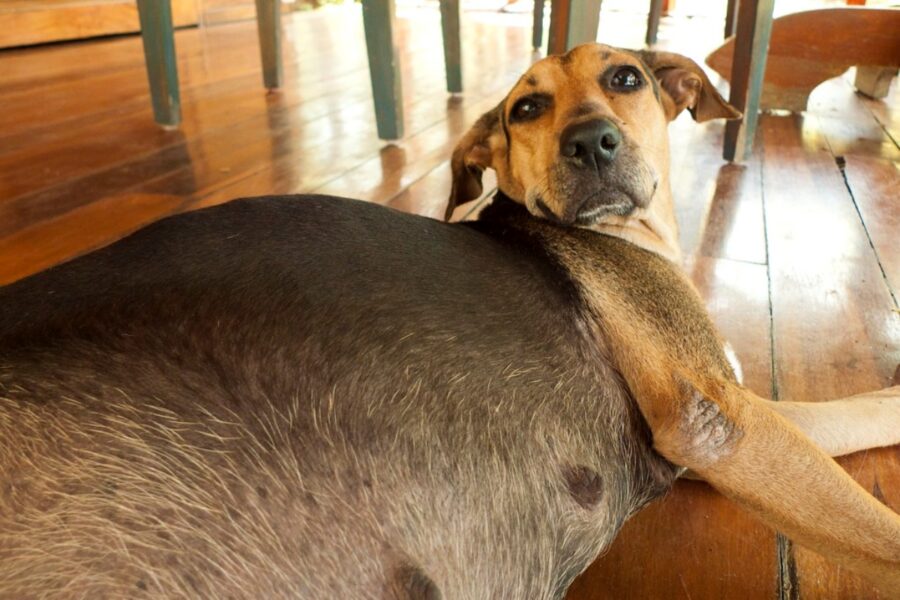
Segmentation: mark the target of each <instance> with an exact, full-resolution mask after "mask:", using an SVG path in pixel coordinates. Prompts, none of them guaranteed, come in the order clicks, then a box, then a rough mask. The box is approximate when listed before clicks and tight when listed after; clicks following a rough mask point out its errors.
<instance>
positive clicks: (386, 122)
mask: <svg viewBox="0 0 900 600" xmlns="http://www.w3.org/2000/svg"><path fill="white" fill-rule="evenodd" d="M362 7H363V26H364V28H365V30H366V49H367V51H368V53H369V76H370V77H371V79H372V96H373V97H374V99H375V122H376V125H377V126H378V137H380V138H381V139H383V140H396V139H400V138H401V137H403V93H402V91H401V83H400V64H399V62H398V57H397V48H396V47H394V0H363V3H362Z"/></svg>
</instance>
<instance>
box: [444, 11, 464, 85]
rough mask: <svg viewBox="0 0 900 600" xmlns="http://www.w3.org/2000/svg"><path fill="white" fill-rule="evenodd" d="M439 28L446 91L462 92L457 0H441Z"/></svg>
mask: <svg viewBox="0 0 900 600" xmlns="http://www.w3.org/2000/svg"><path fill="white" fill-rule="evenodd" d="M441 30H442V33H443V37H444V67H445V68H446V69H447V91H448V92H450V93H451V94H458V93H460V92H462V48H461V47H460V41H459V0H441Z"/></svg>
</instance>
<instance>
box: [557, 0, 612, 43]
mask: <svg viewBox="0 0 900 600" xmlns="http://www.w3.org/2000/svg"><path fill="white" fill-rule="evenodd" d="M601 3H602V0H553V2H552V3H551V7H550V36H549V37H550V39H549V41H548V42H547V54H563V53H565V52H568V51H569V50H571V49H572V48H574V47H575V46H577V45H579V44H584V43H587V42H595V41H597V27H598V26H599V24H600V4H601Z"/></svg>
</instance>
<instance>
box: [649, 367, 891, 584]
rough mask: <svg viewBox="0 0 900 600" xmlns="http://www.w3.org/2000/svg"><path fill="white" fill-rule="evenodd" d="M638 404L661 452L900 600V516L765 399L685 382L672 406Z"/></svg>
mask: <svg viewBox="0 0 900 600" xmlns="http://www.w3.org/2000/svg"><path fill="white" fill-rule="evenodd" d="M638 397H639V398H640V395H638ZM673 398H674V399H675V401H674V402H673V401H672V400H673ZM638 402H639V404H640V406H641V412H642V413H643V414H644V416H645V418H647V420H648V422H649V424H650V428H651V430H652V431H653V440H654V447H655V448H656V449H657V451H658V452H659V453H660V454H662V455H663V456H665V457H666V458H667V459H669V460H670V461H672V462H674V463H675V464H678V465H681V466H684V467H688V468H689V469H692V470H693V471H695V472H696V473H697V474H699V475H700V476H701V477H702V478H703V479H705V480H706V481H708V482H709V483H710V484H712V485H713V486H714V487H715V488H716V489H718V490H719V491H721V492H722V493H723V494H725V495H726V496H728V497H730V498H731V499H733V500H735V501H736V502H738V503H739V504H741V505H743V506H744V507H745V508H747V509H748V510H750V511H751V512H753V513H755V514H756V515H758V516H759V517H760V518H761V519H762V520H763V521H765V522H766V523H768V524H769V525H771V526H772V527H775V528H776V529H778V530H780V531H783V532H784V533H785V534H787V535H789V536H790V537H791V538H792V539H794V540H795V541H797V542H799V543H801V544H803V545H805V546H808V547H809V548H811V549H813V550H815V551H816V552H819V553H820V554H822V555H823V556H826V557H829V558H831V559H833V560H835V561H837V562H839V563H841V564H844V565H846V566H847V567H849V568H851V569H853V570H855V571H858V572H859V573H861V574H863V575H865V576H867V577H868V578H870V579H871V580H872V581H873V582H875V583H876V585H878V586H879V587H881V588H882V589H883V590H885V592H886V593H887V594H888V597H900V596H898V594H900V516H898V515H897V514H895V513H894V512H892V511H891V510H890V509H888V508H887V507H885V506H884V505H883V504H881V503H879V502H878V501H877V500H876V499H875V498H873V497H872V496H871V495H869V494H868V493H866V491H865V490H864V489H863V488H862V487H860V486H859V485H858V484H857V483H856V482H855V481H854V480H853V479H852V478H851V477H850V476H849V475H847V473H846V472H845V471H844V470H843V469H841V468H840V467H839V466H838V465H837V463H835V462H834V461H833V460H832V459H831V458H829V457H828V456H827V455H826V454H825V453H824V452H823V451H822V450H821V449H820V448H818V447H817V446H816V445H815V444H814V443H813V442H812V441H811V440H810V439H809V438H807V437H806V436H805V435H804V434H803V433H802V432H801V431H800V430H799V429H798V428H796V427H795V426H794V425H792V424H791V423H790V422H789V421H788V420H786V419H785V418H783V417H782V416H781V415H779V414H777V413H775V412H773V411H772V410H770V408H769V406H768V404H767V402H766V401H764V400H762V399H761V398H759V397H757V396H755V395H754V394H752V393H751V392H749V391H747V390H746V389H744V388H741V387H739V386H737V385H734V384H731V383H728V382H721V381H706V382H704V383H702V384H699V383H698V382H695V381H688V380H687V379H685V380H683V381H680V382H679V383H677V384H673V385H672V386H671V388H670V389H669V390H668V399H666V398H664V397H663V396H662V395H657V394H652V395H644V396H643V398H640V399H639V400H638Z"/></svg>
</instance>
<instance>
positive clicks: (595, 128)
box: [559, 119, 622, 169]
mask: <svg viewBox="0 0 900 600" xmlns="http://www.w3.org/2000/svg"><path fill="white" fill-rule="evenodd" d="M621 145H622V132H621V131H619V128H618V127H616V124H615V123H613V122H612V121H610V120H609V119H593V120H590V121H583V122H581V123H574V124H572V125H569V126H568V127H566V128H565V129H564V130H563V132H562V135H561V136H560V139H559V151H560V154H562V155H563V156H565V157H566V158H570V159H573V160H575V161H577V162H579V163H581V164H582V165H584V166H586V167H593V168H597V169H599V168H600V167H601V166H603V165H605V164H608V163H610V162H612V161H613V159H614V158H615V157H616V154H617V153H618V151H619V147H620V146H621Z"/></svg>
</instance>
